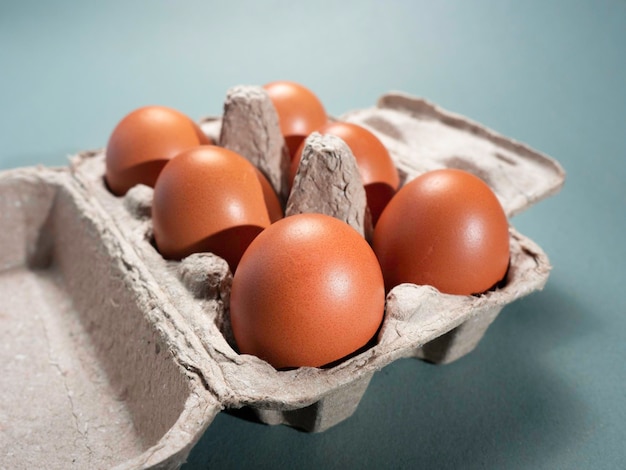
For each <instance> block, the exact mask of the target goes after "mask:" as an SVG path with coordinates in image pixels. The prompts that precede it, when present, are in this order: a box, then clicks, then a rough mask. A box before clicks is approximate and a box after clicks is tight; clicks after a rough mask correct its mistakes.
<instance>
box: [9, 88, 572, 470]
mask: <svg viewBox="0 0 626 470" xmlns="http://www.w3.org/2000/svg"><path fill="white" fill-rule="evenodd" d="M225 116H226V115H225ZM250 116H251V119H252V120H256V121H255V122H257V123H260V124H261V127H271V128H273V127H275V125H276V116H275V112H273V110H270V112H269V113H267V112H265V111H264V112H263V113H261V114H254V113H252V114H250ZM341 119H344V120H348V121H351V122H355V123H359V124H361V125H363V126H364V127H367V128H368V129H370V130H371V131H373V132H374V133H375V134H376V135H377V136H378V137H379V138H380V139H381V141H382V142H383V143H384V144H385V145H386V146H387V148H388V149H389V150H390V152H391V155H392V158H393V159H394V162H395V163H396V165H397V167H398V169H399V171H400V173H401V176H402V180H403V181H408V180H410V179H411V178H413V177H415V176H416V175H418V174H420V173H422V172H424V171H427V170H430V169H434V168H441V167H457V168H463V169H466V170H468V171H471V172H473V173H475V174H478V175H479V176H480V177H482V178H483V179H484V180H485V181H486V182H487V183H488V184H490V186H491V187H492V188H493V189H494V191H495V192H496V194H497V196H498V197H499V198H500V201H501V202H502V204H503V207H504V209H505V211H506V213H507V214H508V215H509V216H511V215H513V214H515V213H517V212H520V211H521V210H523V209H525V208H527V207H528V206H529V205H531V204H532V203H534V202H537V201H539V200H540V199H542V198H545V197H547V196H549V195H551V194H553V193H555V192H556V191H557V190H558V189H559V188H560V187H561V185H562V183H563V181H564V172H563V170H562V168H561V167H560V166H559V164H558V163H557V162H555V161H554V160H552V159H550V158H549V157H547V156H544V155H542V154H540V153H537V152H535V151H534V150H531V149H530V148H528V147H527V146H525V145H523V144H520V143H517V142H514V141H512V140H511V139H508V138H506V137H504V136H501V135H499V134H496V133H494V132H493V131H490V130H488V129H486V128H484V127H483V126H481V125H479V124H476V123H473V122H471V121H469V120H467V119H465V118H463V117H461V116H458V115H455V114H451V113H449V112H446V111H444V110H442V109H440V108H438V107H436V106H434V105H432V104H430V103H428V102H426V101H423V100H420V99H417V98H413V97H410V96H407V95H403V94H398V93H393V94H388V95H385V96H383V97H381V98H380V100H379V102H378V104H377V106H376V107H373V108H370V109H364V110H358V111H354V112H350V113H347V114H346V115H345V116H342V117H341ZM223 121H224V122H226V119H224V120H222V119H221V118H213V119H206V120H204V121H203V122H202V123H201V124H202V126H203V129H204V130H205V132H206V133H207V134H209V135H212V136H213V137H214V138H215V139H219V138H220V136H221V134H222V133H221V130H220V129H221V126H222V122H223ZM268 123H269V124H268ZM245 125H246V124H245V123H244V126H245ZM235 134H236V133H235ZM260 142H261V141H260ZM257 144H258V142H257V143H255V144H254V145H253V146H252V147H254V149H256V150H255V151H262V150H263V145H265V146H270V147H272V148H274V149H275V147H276V144H275V142H273V141H272V142H270V141H269V140H267V139H265V140H264V141H262V142H261V144H258V145H257ZM278 147H279V150H278V151H280V145H279V146H278ZM259 149H261V150H259ZM280 158H282V157H280ZM280 158H278V160H277V162H278V163H276V164H275V166H276V165H278V166H280V165H284V161H282V162H281V161H280ZM257 164H258V163H257ZM104 169H105V161H104V152H103V151H94V152H84V153H82V154H79V155H77V156H75V157H73V158H72V161H71V164H70V166H69V167H68V168H59V169H52V168H41V167H37V168H23V169H16V170H8V171H4V172H1V173H0V226H2V230H1V231H0V322H2V328H1V329H0V341H1V342H2V345H3V346H2V348H0V351H1V352H0V355H1V356H0V360H1V363H2V366H3V371H2V374H0V389H1V390H2V401H1V403H0V455H2V456H3V457H2V459H3V461H2V464H1V465H0V467H2V466H5V467H6V468H25V467H27V468H38V467H39V468H40V467H42V466H45V467H46V468H67V467H69V466H70V465H75V466H77V467H79V468H111V467H113V468H120V469H121V468H177V467H179V466H180V465H181V464H182V463H183V462H184V460H185V458H186V456H187V455H188V453H189V451H190V449H191V448H192V447H193V445H194V444H195V443H196V442H197V440H198V439H199V438H200V436H201V435H202V434H203V432H204V431H205V430H206V428H207V427H208V426H209V425H210V424H211V422H212V420H213V418H214V417H215V415H216V414H217V413H218V412H219V411H221V410H223V409H232V408H241V407H250V408H251V409H253V410H254V411H255V412H256V414H257V416H258V417H259V419H260V420H261V421H263V422H265V423H268V424H287V425H291V426H294V427H298V428H301V429H304V430H307V431H323V430H325V429H327V428H329V427H331V426H333V425H334V424H336V423H338V422H340V421H342V420H344V419H346V418H348V417H349V416H350V415H351V414H352V413H353V412H354V410H355V409H356V407H357V406H358V403H359V401H360V399H361V396H362V395H363V393H364V392H365V390H366V388H367V386H368V384H369V381H370V379H371V378H372V376H373V374H374V373H375V372H376V371H378V370H380V369H382V368H383V367H385V366H386V365H387V364H389V363H391V362H393V361H394V360H396V359H398V358H402V357H416V358H420V359H425V360H428V361H430V362H435V363H446V362H450V361H453V360H455V359H458V358H460V357H462V356H463V355H465V354H467V353H468V352H470V351H471V350H472V349H473V348H474V347H475V346H476V344H477V343H478V342H479V341H480V339H481V337H482V336H483V334H484V333H485V331H486V329H487V328H488V326H489V324H490V323H491V322H492V321H493V320H494V319H495V318H496V316H497V315H498V313H499V312H500V310H501V309H502V308H503V307H504V306H505V305H507V304H509V303H510V302H513V301H514V300H516V299H518V298H520V297H522V296H524V295H527V294H529V293H531V292H533V291H535V290H538V289H541V288H542V287H543V285H544V284H545V282H546V280H547V278H548V274H549V271H550V264H549V261H548V258H547V256H546V255H545V253H544V252H543V251H542V250H541V248H540V247H539V246H537V245H536V244H535V243H534V242H533V241H531V240H530V239H528V238H527V237H525V236H523V235H522V234H520V233H519V232H517V231H516V230H515V229H514V228H511V230H510V237H511V238H510V241H511V263H510V269H509V271H508V273H507V276H506V279H505V281H504V283H503V285H502V286H501V287H499V288H498V289H496V290H493V291H489V292H487V293H485V294H483V295H480V296H455V295H447V294H442V293H440V292H438V291H437V290H436V289H434V288H432V287H429V286H416V285H411V284H403V285H400V286H397V287H396V288H394V289H393V290H392V291H391V292H390V293H389V294H388V296H387V303H386V313H385V319H384V322H383V325H382V327H381V329H380V331H379V334H378V337H377V339H376V341H375V344H373V345H372V346H371V347H369V348H367V349H365V350H364V351H361V352H359V353H358V354H355V355H353V356H351V357H349V358H347V359H346V360H344V361H342V362H340V363H338V364H336V365H334V366H333V367H330V368H322V369H318V368H310V367H301V368H297V369H292V370H282V371H277V370H276V369H274V368H273V367H272V366H271V365H269V364H268V363H266V362H264V361H263V360H261V359H258V358H256V357H254V356H249V355H240V354H238V353H237V352H236V349H235V347H234V343H233V339H232V337H231V335H230V330H229V322H228V311H227V309H228V297H229V289H230V282H231V280H232V277H231V274H230V272H229V271H228V267H227V265H226V263H225V262H224V261H223V260H221V259H220V258H218V257H217V256H215V255H212V254H210V253H199V254H195V255H192V256H190V257H188V258H186V259H184V260H182V261H168V260H165V259H163V257H161V256H160V254H159V253H158V251H157V250H156V248H155V246H154V243H153V237H152V225H151V219H150V211H151V198H152V190H151V189H150V188H147V187H145V186H141V185H139V186H136V187H135V188H133V189H131V190H130V191H129V192H128V193H127V194H126V196H124V197H115V196H113V195H112V194H111V193H110V192H109V191H108V190H107V188H106V185H105V183H104V179H103V176H104ZM266 171H267V173H271V169H270V170H266ZM273 178H274V179H273V182H274V183H275V184H276V182H278V184H280V176H278V177H276V175H274V177H273ZM269 179H272V177H270V178H269ZM279 192H280V191H279ZM282 195H283V197H284V196H285V194H284V192H283V193H282ZM389 406H392V404H389Z"/></svg>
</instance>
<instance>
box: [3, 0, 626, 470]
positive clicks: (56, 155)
mask: <svg viewBox="0 0 626 470" xmlns="http://www.w3.org/2000/svg"><path fill="white" fill-rule="evenodd" d="M277 79H290V80H294V81H298V82H301V83H303V84H305V85H306V86H308V87H309V88H311V89H312V90H313V91H315V92H316V94H317V95H318V96H319V97H320V98H321V99H322V101H323V102H324V103H325V105H326V107H327V109H328V111H329V112H330V113H332V114H335V115H337V114H341V113H343V112H345V111H347V110H350V109H354V108H363V107H368V106H371V105H373V104H374V103H375V101H376V99H377V97H378V96H379V95H380V94H382V93H383V92H386V91H389V90H392V89H395V90H402V91H406V92H409V93H411V94H414V95H418V96H423V97H425V98H427V99H429V100H431V101H434V102H436V103H437V104H439V105H441V106H443V107H444V108H446V109H448V110H451V111H455V112H458V113H461V114H464V115H466V116H468V117H470V118H471V119H473V120H476V121H478V122H481V123H483V124H485V125H487V126H489V127H491V128H493V129H495V130H496V131H498V132H500V133H502V134H505V135H507V136H510V137H513V138H515V139H517V140H520V141H522V142H525V143H527V144H529V145H530V146H532V147H534V148H536V149H537V150H540V151H542V152H545V153H547V154H549V155H551V156H553V157H554V158H556V159H557V160H559V161H560V162H561V164H562V165H563V166H564V167H565V169H566V170H567V180H566V184H565V187H564V188H563V190H562V192H561V193H560V194H558V195H557V196H555V197H553V198H551V199H549V200H546V201H544V202H542V203H540V204H539V205H537V206H535V207H532V208H531V209H530V210H529V211H527V212H526V213H524V214H522V215H520V216H518V217H516V218H515V219H513V224H514V225H515V226H516V227H517V228H518V229H519V230H520V231H521V232H522V233H524V234H526V235H528V236H530V237H531V238H532V239H533V240H535V241H536V242H537V243H539V244H540V245H541V246H542V247H543V248H544V250H545V251H546V252H547V253H548V255H549V256H550V258H551V261H552V263H553V265H554V270H553V272H552V275H551V277H550V279H549V281H548V285H547V286H546V288H545V290H544V291H542V292H539V293H535V294H533V295H531V296H530V297H528V298H525V299H523V300H521V301H519V302H516V303H515V304H512V305H510V306H508V307H506V308H505V310H504V311H503V312H502V314H501V315H500V316H499V317H498V319H497V320H496V322H495V323H494V324H493V325H492V326H491V328H490V329H489V331H488V333H487V335H486V337H485V339H484V340H483V341H482V342H481V343H480V345H479V347H478V348H477V349H476V350H475V351H474V352H473V353H472V354H470V355H469V356H467V357H465V358H463V359H461V360H459V361H458V362H456V363H453V364H450V365H447V366H433V365H429V364H426V363H422V362H419V361H416V360H400V361H397V362H395V363H393V364H392V365H390V366H388V367H386V368H385V369H383V370H382V371H381V372H379V373H378V374H376V375H375V377H374V379H373V381H372V383H371V385H370V387H369V389H368V391H367V392H366V394H365V396H364V398H363V400H362V402H361V404H360V406H359V408H358V410H357V412H356V413H355V415H354V416H353V417H351V418H350V419H349V420H347V421H345V422H343V423H341V424H340V425H338V426H336V427H335V428H332V429H330V430H328V431H327V432H324V433H321V434H306V433H302V432H299V431H296V430H293V429H290V428H287V427H269V426H264V425H261V424H257V423H253V422H249V421H246V420H243V419H241V418H237V417H234V416H231V415H229V414H227V413H221V414H220V415H218V416H217V418H216V419H215V421H214V422H213V424H212V425H211V426H210V427H209V429H208V431H207V432H206V434H205V436H204V437H203V438H202V440H201V441H200V443H199V444H198V446H197V447H196V448H195V449H194V451H193V452H192V454H191V456H190V463H189V465H188V468H190V469H191V468H205V467H206V466H208V465H213V466H214V467H215V468H230V467H232V468H236V467H237V468H244V467H265V468H275V467H292V468H293V467H299V468H308V467H310V468H353V467H354V468H356V467H361V468H364V467H371V468H381V467H383V466H386V467H395V468H402V467H404V468H420V467H429V468H533V469H554V468H607V469H612V468H624V466H625V465H626V450H624V442H625V441H626V367H625V366H624V361H623V360H624V358H625V357H626V346H625V342H624V338H625V334H626V302H625V300H624V294H625V292H624V291H625V289H624V285H625V284H626V274H625V273H626V270H625V269H624V263H625V262H626V250H625V248H624V242H623V238H624V235H623V233H624V230H626V214H625V210H624V209H625V206H626V204H625V203H626V189H624V188H625V186H624V181H626V2H625V1H623V0H603V1H595V2H594V1H591V0H589V1H580V0H572V1H564V0H563V1H557V0H548V1H539V0H533V1H527V2H519V1H508V0H500V1H496V0H493V1H486V0H480V1H472V2H468V1H460V0H459V1H445V2H429V1H408V0H407V1H388V2H382V1H380V2H374V1H355V0H353V1H342V2H330V1H326V2H306V3H297V2H289V1H265V2H252V1H231V2H227V1H213V2H199V1H198V2H193V1H187V2H164V1H129V2H121V1H117V2H112V1H109V2H79V1H75V2H69V1H57V2H46V1H40V2H34V1H21V2H8V1H2V0H0V168H12V167H18V166H27V165H34V164H44V165H48V166H50V165H55V166H56V165H65V164H66V162H67V159H66V158H67V156H68V155H69V154H72V153H75V152H77V151H79V150H84V149H92V148H100V147H103V146H105V145H106V142H107V139H108V136H109V133H110V132H111V130H112V129H113V127H114V126H115V124H116V123H117V121H118V120H119V119H121V117H122V116H124V115H125V114H126V113H128V112H129V111H130V110H132V109H134V108H136V107H139V106H142V105H146V104H162V105H167V106H171V107H174V108H177V109H179V110H180V111H183V112H185V113H187V114H189V115H190V116H191V117H193V118H196V119H197V118H200V117H202V116H204V115H208V114H219V113H221V110H222V103H223V98H224V96H225V93H226V90H227V89H228V88H229V87H231V86H233V85H236V84H263V83H266V82H269V81H272V80H277ZM2 229H4V228H2ZM0 460H1V456H0Z"/></svg>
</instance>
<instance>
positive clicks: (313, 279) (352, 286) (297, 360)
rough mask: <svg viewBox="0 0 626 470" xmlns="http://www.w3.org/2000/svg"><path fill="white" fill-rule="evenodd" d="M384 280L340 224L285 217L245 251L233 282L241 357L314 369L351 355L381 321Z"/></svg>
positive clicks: (316, 217)
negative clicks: (256, 357) (243, 354)
mask: <svg viewBox="0 0 626 470" xmlns="http://www.w3.org/2000/svg"><path fill="white" fill-rule="evenodd" d="M384 305H385V290H384V284H383V277H382V273H381V270H380V266H379V265H378V261H377V260H376V256H375V255H374V253H373V251H372V249H371V247H370V246H369V245H368V243H367V242H366V241H365V239H364V238H363V237H362V236H361V235H359V234H358V232H357V231H356V230H354V229H353V228H352V227H350V226H349V225H348V224H346V223H345V222H342V221H340V220H338V219H335V218H333V217H330V216H327V215H322V214H314V213H307V214H298V215H293V216H289V217H286V218H284V219H281V220H279V221H278V222H276V223H274V224H272V225H271V226H270V227H268V228H267V229H265V230H264V231H263V232H262V233H261V234H260V235H259V236H258V237H257V238H256V239H255V240H254V241H253V242H252V243H251V244H250V246H249V247H248V250H247V251H246V252H245V253H244V255H243V257H242V258H241V262H240V264H239V267H238V269H237V271H236V272H235V275H234V277H233V285H232V290H231V296H230V318H231V324H232V331H233V335H234V338H235V341H236V343H237V346H238V348H239V350H240V352H241V353H245V354H253V355H256V356H258V357H260V358H261V359H264V360H266V361H267V362H269V363H270V364H272V365H273V366H274V367H276V368H285V367H301V366H311V367H320V366H324V365H327V364H329V363H332V362H334V361H337V360H340V359H342V358H344V357H346V356H347V355H349V354H351V353H353V352H355V351H358V350H359V349H360V348H362V347H363V346H365V345H367V344H368V343H369V341H370V340H371V339H372V338H373V337H374V336H375V334H376V332H377V330H378V328H379V326H380V324H381V322H382V318H383V312H384Z"/></svg>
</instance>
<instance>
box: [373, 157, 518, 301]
mask: <svg viewBox="0 0 626 470" xmlns="http://www.w3.org/2000/svg"><path fill="white" fill-rule="evenodd" d="M373 248H374V251H375V252H376V255H377V256H378V259H379V261H380V264H381V267H382V271H383V275H384V277H385V286H386V288H387V289H388V290H389V289H391V288H393V287H394V286H396V285H398V284H401V283H405V282H407V283H414V284H419V285H431V286H434V287H436V288H437V289H439V290H440V291H441V292H444V293H448V294H459V295H470V294H480V293H483V292H485V291H487V290H489V289H490V288H492V287H494V286H495V285H496V284H498V283H499V282H500V281H501V280H502V279H503V277H504V276H505V274H506V272H507V268H508V264H509V256H510V254H509V225H508V220H507V217H506V214H505V212H504V210H503V209H502V206H501V205H500V202H499V201H498V199H497V197H496V195H495V194H494V193H493V191H492V190H491V188H490V187H489V186H488V185H487V184H486V183H485V182H484V181H483V180H481V179H480V178H478V177H477V176H475V175H473V174H471V173H468V172H466V171H462V170H456V169H441V170H434V171H429V172H426V173H424V174H422V175H421V176H418V177H417V178H415V179H414V180H412V181H410V182H409V183H407V184H405V185H404V186H403V187H402V188H401V189H400V190H399V191H398V192H397V193H396V195H395V196H394V197H393V199H392V200H391V201H390V202H389V204H388V205H387V207H386V208H385V210H384V211H383V213H382V215H381V217H380V219H379V221H378V224H377V225H376V227H375V229H374V238H373Z"/></svg>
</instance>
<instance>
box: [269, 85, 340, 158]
mask: <svg viewBox="0 0 626 470" xmlns="http://www.w3.org/2000/svg"><path fill="white" fill-rule="evenodd" d="M263 88H264V89H265V91H266V92H267V93H268V95H269V97H270V99H271V100H272V103H273V104H274V107H275V108H276V112H277V113H278V120H279V123H280V130H281V132H282V134H283V137H284V138H285V143H286V144H287V147H288V148H289V155H290V156H291V158H293V155H294V154H295V152H296V150H297V148H298V146H299V145H300V143H301V142H302V141H303V140H304V139H305V138H306V136H308V135H309V134H310V133H311V132H313V131H314V130H315V129H317V128H319V127H321V126H323V125H324V124H325V123H326V121H327V120H328V116H327V115H326V110H325V109H324V105H323V104H322V102H321V101H320V100H319V98H318V97H317V96H315V94H314V93H313V92H312V91H311V90H309V89H308V88H305V87H303V86H302V85H299V84H298V83H294V82H289V81H277V82H271V83H268V84H266V85H264V86H263Z"/></svg>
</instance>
